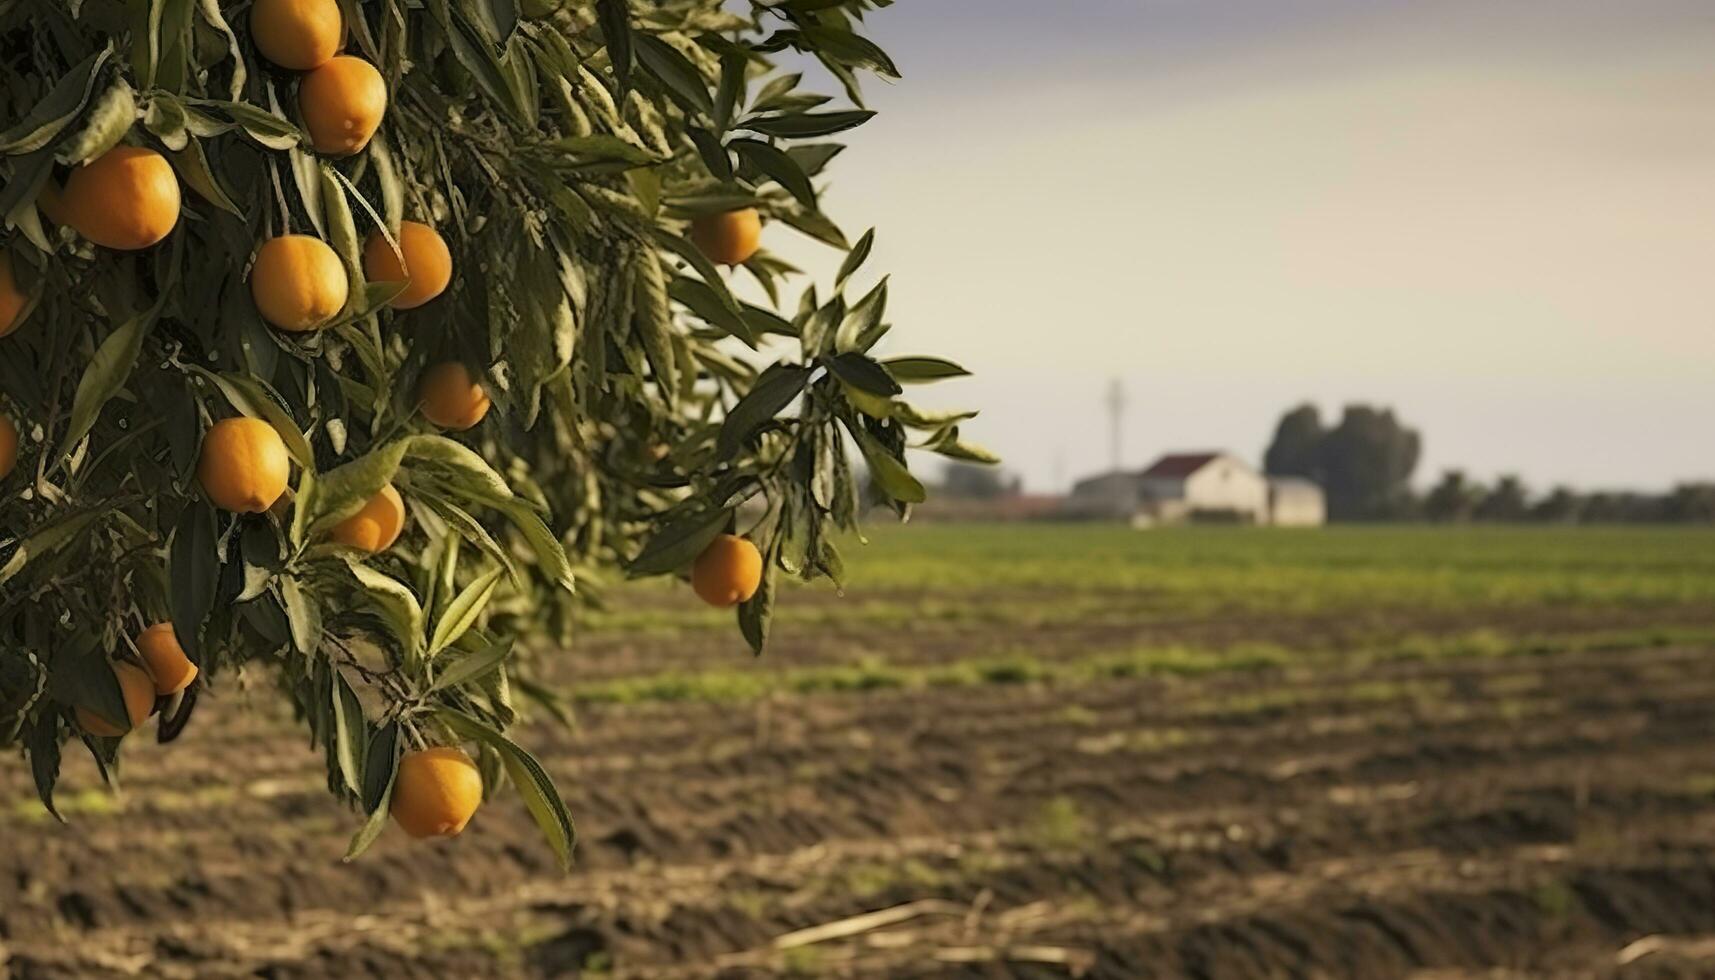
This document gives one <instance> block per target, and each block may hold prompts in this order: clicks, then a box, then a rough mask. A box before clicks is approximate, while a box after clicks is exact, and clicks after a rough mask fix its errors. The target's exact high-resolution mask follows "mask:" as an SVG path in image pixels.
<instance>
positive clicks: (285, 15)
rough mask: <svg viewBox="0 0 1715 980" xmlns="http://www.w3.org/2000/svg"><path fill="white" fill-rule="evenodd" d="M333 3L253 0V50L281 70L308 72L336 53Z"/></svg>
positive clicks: (330, 0) (336, 6)
mask: <svg viewBox="0 0 1715 980" xmlns="http://www.w3.org/2000/svg"><path fill="white" fill-rule="evenodd" d="M340 26H341V23H340V16H339V4H338V3H337V2H336V0H256V4H255V5H254V6H252V7H251V8H250V36H251V38H252V39H254V40H255V41H256V49H257V50H258V51H261V52H262V57H264V58H267V59H268V60H269V61H272V62H273V63H274V64H276V65H279V66H280V67H281V68H290V69H292V70H293V71H309V70H310V69H312V68H320V67H321V66H322V65H324V64H326V63H327V61H328V59H330V58H332V57H333V56H334V55H335V54H338V53H339V34H340Z"/></svg>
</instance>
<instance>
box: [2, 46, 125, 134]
mask: <svg viewBox="0 0 1715 980" xmlns="http://www.w3.org/2000/svg"><path fill="white" fill-rule="evenodd" d="M112 56H113V47H112V46H111V45H109V46H107V47H105V48H102V49H101V50H100V51H97V52H96V53H94V54H92V55H90V56H89V57H87V58H85V59H83V60H82V61H80V62H78V63H77V65H76V66H74V67H73V68H72V70H71V71H68V72H66V73H65V75H64V77H62V78H61V79H60V80H59V81H57V82H55V83H54V87H53V89H52V90H50V91H49V92H48V94H47V95H46V96H44V97H43V98H42V100H41V101H40V102H37V103H36V104H34V105H33V106H31V107H30V111H29V112H27V113H25V114H24V118H23V119H20V120H18V122H17V123H15V124H13V125H11V126H8V127H7V128H6V130H5V131H4V132H0V153H3V154H11V155H16V154H21V153H34V152H35V151H37V150H40V149H43V148H45V147H48V146H50V145H52V144H53V142H54V140H55V138H56V137H58V136H59V135H60V134H61V133H62V132H64V131H65V128H66V127H67V126H69V125H71V121H72V120H73V119H76V118H77V114H78V113H80V112H82V111H83V107H84V106H85V105H86V104H88V102H89V96H90V93H91V92H93V91H94V90H95V80H96V78H98V77H99V76H100V74H101V66H102V65H105V64H106V63H107V59H108V58H110V57H112Z"/></svg>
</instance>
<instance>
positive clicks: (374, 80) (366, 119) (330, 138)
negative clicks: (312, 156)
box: [298, 54, 387, 157]
mask: <svg viewBox="0 0 1715 980" xmlns="http://www.w3.org/2000/svg"><path fill="white" fill-rule="evenodd" d="M298 111H299V112H301V113H303V116H304V126H305V128H307V129H308V130H309V131H310V145H311V146H314V147H315V148H316V152H317V153H326V154H327V155H329V156H336V157H345V156H350V155H352V154H353V153H356V152H357V151H358V150H361V149H363V148H364V147H365V146H367V145H368V144H369V138H370V137H371V136H374V135H375V130H376V129H377V128H379V127H380V125H381V117H382V115H383V114H384V113H386V111H387V83H386V82H385V81H383V80H382V78H381V73H380V72H378V71H376V70H375V66H374V65H372V64H370V63H369V62H367V61H364V60H363V59H362V58H353V57H352V56H351V55H348V54H342V55H339V56H338V57H336V58H332V59H330V60H329V61H328V62H327V63H326V64H324V65H322V66H321V67H319V68H317V69H316V70H315V71H312V72H310V73H309V74H308V75H305V76H304V80H303V81H301V82H299V83H298Z"/></svg>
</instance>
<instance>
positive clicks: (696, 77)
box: [631, 34, 714, 113]
mask: <svg viewBox="0 0 1715 980" xmlns="http://www.w3.org/2000/svg"><path fill="white" fill-rule="evenodd" d="M631 43H632V45H633V46H634V47H635V49H636V52H637V62H638V64H639V65H641V66H643V69H644V70H645V71H647V72H649V74H651V75H654V76H655V77H656V79H658V80H659V81H660V82H661V84H662V85H664V86H666V88H667V91H668V92H671V93H672V94H673V95H675V96H677V97H678V98H679V100H680V101H681V103H683V104H684V105H686V106H687V107H689V108H692V109H696V110H698V111H699V112H704V113H708V112H711V111H712V110H713V109H714V100H712V99H711V98H710V97H709V86H708V83H707V82H705V81H704V80H703V76H702V73H701V72H699V71H697V66H696V65H693V64H691V60H690V59H689V58H687V57H685V56H684V55H683V54H680V53H679V51H678V49H677V48H674V47H673V46H672V45H671V44H668V43H667V42H666V41H663V40H661V39H660V38H658V37H656V36H654V35H653V34H633V35H632V39H631Z"/></svg>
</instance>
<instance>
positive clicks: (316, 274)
mask: <svg viewBox="0 0 1715 980" xmlns="http://www.w3.org/2000/svg"><path fill="white" fill-rule="evenodd" d="M350 289H351V282H350V280H348V279H347V278H346V275H345V263H343V262H341V261H340V260H339V255H338V253H336V252H335V251H334V250H333V247H332V246H330V245H329V244H328V243H327V242H324V241H322V240H321V239H319V238H312V237H310V236H309V235H280V236H279V237H277V238H270V239H268V240H267V241H265V242H263V243H262V247H261V248H259V249H257V250H256V263H255V264H254V265H252V266H251V267H250V296H251V298H253V299H255V300H256V309H257V310H259V311H261V313H262V319H264V320H267V321H268V322H269V323H271V324H273V325H274V326H276V327H278V328H280V329H281V330H286V331H290V332H292V333H303V332H304V331H307V330H319V329H320V328H322V327H325V326H327V325H328V323H329V322H331V321H332V320H333V318H334V317H335V316H337V315H338V314H339V311H340V310H343V309H345V300H346V296H347V295H348V294H349V291H350Z"/></svg>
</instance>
